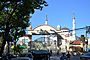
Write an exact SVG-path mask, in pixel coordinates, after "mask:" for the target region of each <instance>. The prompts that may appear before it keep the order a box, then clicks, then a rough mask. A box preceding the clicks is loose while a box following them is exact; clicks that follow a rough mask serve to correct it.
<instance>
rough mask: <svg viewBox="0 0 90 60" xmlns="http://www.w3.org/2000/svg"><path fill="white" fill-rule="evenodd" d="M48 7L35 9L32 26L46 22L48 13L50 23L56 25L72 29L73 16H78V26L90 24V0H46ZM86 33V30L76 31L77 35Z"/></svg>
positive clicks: (31, 19)
mask: <svg viewBox="0 0 90 60" xmlns="http://www.w3.org/2000/svg"><path fill="white" fill-rule="evenodd" d="M46 2H47V3H48V6H47V7H44V8H43V10H42V11H40V10H35V13H34V14H33V15H32V17H31V18H30V21H31V24H32V27H33V28H35V27H37V26H39V25H41V24H44V22H45V18H46V15H47V17H48V24H49V25H51V26H54V27H56V26H57V25H60V26H61V27H67V28H69V29H70V30H72V17H73V16H75V17H76V28H82V27H85V26H89V25H90V0H46ZM82 34H85V30H84V29H83V30H78V31H76V35H77V36H80V35H82Z"/></svg>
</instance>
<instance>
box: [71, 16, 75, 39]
mask: <svg viewBox="0 0 90 60" xmlns="http://www.w3.org/2000/svg"><path fill="white" fill-rule="evenodd" d="M72 20H73V23H72V24H73V27H72V29H73V32H72V34H73V38H74V39H73V40H76V31H75V29H76V18H75V16H73V18H72Z"/></svg>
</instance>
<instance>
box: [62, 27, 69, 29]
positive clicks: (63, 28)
mask: <svg viewBox="0 0 90 60" xmlns="http://www.w3.org/2000/svg"><path fill="white" fill-rule="evenodd" d="M61 30H69V28H67V27H64V28H61Z"/></svg>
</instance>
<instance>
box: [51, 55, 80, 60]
mask: <svg viewBox="0 0 90 60" xmlns="http://www.w3.org/2000/svg"><path fill="white" fill-rule="evenodd" d="M50 60H60V56H51V57H50ZM70 60H80V57H79V56H71V58H70Z"/></svg>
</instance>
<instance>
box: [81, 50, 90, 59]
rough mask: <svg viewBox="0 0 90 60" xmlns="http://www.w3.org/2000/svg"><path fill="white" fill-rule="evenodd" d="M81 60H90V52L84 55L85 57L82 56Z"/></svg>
mask: <svg viewBox="0 0 90 60" xmlns="http://www.w3.org/2000/svg"><path fill="white" fill-rule="evenodd" d="M80 59H81V60H90V52H88V53H84V54H83V55H81V56H80Z"/></svg>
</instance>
